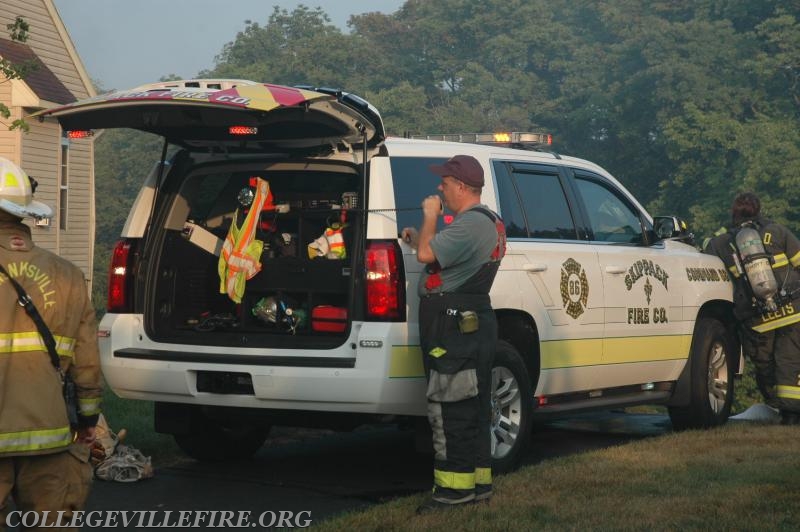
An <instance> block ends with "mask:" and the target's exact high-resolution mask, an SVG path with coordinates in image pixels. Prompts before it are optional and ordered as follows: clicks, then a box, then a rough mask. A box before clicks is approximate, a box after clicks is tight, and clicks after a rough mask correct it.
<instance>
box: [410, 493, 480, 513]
mask: <svg viewBox="0 0 800 532" xmlns="http://www.w3.org/2000/svg"><path fill="white" fill-rule="evenodd" d="M474 500H475V496H474V495H470V496H467V497H464V498H463V499H458V500H453V501H445V500H441V499H434V498H433V497H429V498H428V499H427V500H426V501H425V502H423V503H422V504H420V505H419V506H417V515H423V514H428V513H431V512H436V511H440V510H450V509H452V508H461V507H463V506H464V505H465V504H470V503H472V502H473V501H474Z"/></svg>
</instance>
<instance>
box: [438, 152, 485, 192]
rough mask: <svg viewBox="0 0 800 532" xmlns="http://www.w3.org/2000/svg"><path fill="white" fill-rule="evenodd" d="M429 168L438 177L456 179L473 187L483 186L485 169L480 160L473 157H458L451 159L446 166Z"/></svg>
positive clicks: (440, 165)
mask: <svg viewBox="0 0 800 532" xmlns="http://www.w3.org/2000/svg"><path fill="white" fill-rule="evenodd" d="M428 168H430V170H431V172H433V173H434V174H436V175H438V176H441V177H445V176H451V177H455V178H456V179H458V180H459V181H461V182H462V183H464V184H465V185H469V186H471V187H476V188H480V187H482V186H483V167H482V166H481V163H479V162H478V159H476V158H475V157H473V156H471V155H456V156H454V157H451V158H449V159H448V160H447V161H446V162H445V163H444V164H432V165H430V166H429V167H428Z"/></svg>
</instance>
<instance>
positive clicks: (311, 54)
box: [98, 0, 800, 235]
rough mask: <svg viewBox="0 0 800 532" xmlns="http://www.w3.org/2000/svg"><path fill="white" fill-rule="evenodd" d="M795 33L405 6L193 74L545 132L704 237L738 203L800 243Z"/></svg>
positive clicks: (664, 9) (659, 15)
mask: <svg viewBox="0 0 800 532" xmlns="http://www.w3.org/2000/svg"><path fill="white" fill-rule="evenodd" d="M798 17H800V4H798V3H797V2H785V1H782V0H760V1H759V2H747V1H744V0H692V1H689V0H678V1H675V0H653V1H648V2H644V1H642V0H547V1H543V0H480V1H479V0H436V1H432V0H407V1H406V2H405V3H404V4H403V6H402V7H401V8H400V9H399V10H398V11H397V12H395V13H393V14H381V13H366V14H363V15H357V16H353V17H351V19H350V21H349V23H348V26H349V31H348V32H343V31H341V30H340V29H338V28H337V27H336V26H334V25H332V24H331V22H330V19H329V17H328V16H327V14H326V13H325V12H324V11H322V9H320V8H315V9H311V8H308V7H306V6H303V5H301V6H299V7H297V8H296V9H294V10H292V11H287V10H285V9H279V8H278V7H275V8H273V11H272V12H271V14H269V15H268V16H266V21H264V22H256V21H248V22H247V23H246V24H245V27H244V29H243V30H242V31H241V32H239V33H238V34H237V35H236V36H235V38H234V39H233V40H232V41H231V42H229V43H228V44H226V45H225V46H224V48H223V49H222V50H221V52H220V53H219V55H218V56H217V57H216V60H215V66H214V68H212V69H210V70H208V71H205V72H202V73H201V75H203V76H207V77H229V78H246V79H254V80H258V81H265V82H272V83H281V84H310V85H314V86H328V87H341V88H342V89H344V90H347V91H350V92H354V93H356V94H360V95H362V96H364V97H366V98H367V99H368V100H369V101H371V102H372V103H373V104H374V105H375V106H376V107H377V108H378V109H379V110H380V112H381V114H382V116H383V118H384V120H385V123H386V128H387V131H388V132H389V133H390V134H394V135H402V134H404V133H406V132H410V133H451V132H474V131H489V130H494V129H503V130H547V131H549V132H551V133H553V134H554V138H555V146H554V148H555V149H556V150H557V151H559V152H562V153H565V154H570V155H575V156H578V157H583V158H586V159H590V160H593V161H595V162H597V163H599V164H601V165H602V166H604V167H605V168H606V169H608V170H609V171H610V172H611V173H612V174H614V175H615V176H616V177H617V178H618V179H620V180H621V181H622V182H623V184H625V185H626V186H627V187H628V188H629V189H630V190H631V191H632V192H633V193H634V194H635V195H636V196H637V197H638V198H639V199H640V200H642V201H643V203H645V204H646V205H647V206H648V207H649V208H650V210H651V212H653V213H655V214H676V215H679V216H682V217H684V218H686V219H687V221H689V223H690V225H692V226H693V228H694V230H695V232H696V233H698V234H699V235H705V234H708V233H710V232H712V231H713V230H714V229H716V228H717V227H718V226H719V225H721V224H725V223H727V222H728V218H729V214H728V209H729V205H730V202H731V199H732V198H733V196H734V195H735V194H736V192H738V191H741V190H744V189H748V190H753V191H755V192H756V193H758V194H759V195H761V196H762V203H763V205H764V209H765V212H766V214H767V215H769V216H771V217H773V218H775V219H777V220H779V221H781V222H785V223H787V224H789V226H790V227H791V228H792V229H793V230H795V231H800V213H798V212H797V209H796V206H797V205H800V186H798V181H800V133H799V132H798V129H799V128H798V117H800V25H799V24H798ZM110 147H111V146H110V145H109V148H110ZM118 149H119V148H115V150H118ZM117 153H118V152H117V151H114V152H106V151H105V148H104V146H103V145H100V146H98V161H101V160H102V159H103V157H117ZM131 162H133V161H131ZM150 163H151V161H147V162H146V164H145V163H144V162H143V161H141V160H139V161H137V162H136V164H138V168H137V169H136V172H138V174H139V175H143V174H144V173H145V171H146V170H147V168H149V165H150ZM120 165H121V163H120ZM101 168H103V166H102V165H101ZM103 171H105V170H103ZM109 171H122V170H121V166H120V168H119V169H118V170H113V169H112V168H109ZM104 178H105V176H104V175H101V172H100V171H98V181H101V180H102V179H104Z"/></svg>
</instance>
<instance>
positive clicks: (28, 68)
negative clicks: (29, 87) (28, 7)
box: [0, 17, 39, 131]
mask: <svg viewBox="0 0 800 532" xmlns="http://www.w3.org/2000/svg"><path fill="white" fill-rule="evenodd" d="M6 29H7V30H8V32H9V36H10V37H11V40H12V41H14V42H19V43H24V42H25V41H27V40H28V32H29V30H30V25H29V24H28V23H27V22H26V21H25V19H23V18H22V17H17V18H16V19H15V20H14V22H13V23H10V24H6ZM38 66H39V65H38V63H37V62H36V61H33V60H31V61H22V62H17V63H13V62H11V61H10V60H8V59H5V58H0V74H2V75H3V77H4V78H5V79H4V80H3V81H2V83H8V82H10V81H11V80H14V79H25V77H26V76H27V75H28V74H30V73H31V72H32V71H34V70H36V69H37V68H38ZM0 116H2V117H3V118H4V119H6V120H8V119H9V118H11V110H10V109H9V108H8V106H6V104H4V103H3V102H0ZM17 128H19V129H21V130H23V131H28V130H29V126H28V123H27V122H26V121H25V120H24V119H22V118H18V119H16V120H13V121H12V122H11V124H8V129H17Z"/></svg>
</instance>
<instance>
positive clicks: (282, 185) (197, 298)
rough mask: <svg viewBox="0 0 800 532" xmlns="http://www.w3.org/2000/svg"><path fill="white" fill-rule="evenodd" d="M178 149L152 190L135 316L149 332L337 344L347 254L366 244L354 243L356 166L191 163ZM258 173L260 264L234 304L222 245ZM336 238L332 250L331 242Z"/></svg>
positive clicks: (349, 303)
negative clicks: (156, 206) (140, 307)
mask: <svg viewBox="0 0 800 532" xmlns="http://www.w3.org/2000/svg"><path fill="white" fill-rule="evenodd" d="M182 155H184V156H183V157H181V156H179V157H178V158H177V162H176V163H175V164H173V166H172V168H171V170H170V172H169V174H168V176H167V179H166V181H165V183H164V185H163V186H162V188H161V193H160V194H161V195H162V198H163V197H165V196H166V198H167V199H166V201H164V202H163V203H162V206H161V209H160V210H159V211H158V213H157V215H156V216H157V218H156V220H155V223H154V224H153V227H158V228H159V230H158V231H154V230H152V229H151V234H150V238H151V239H152V242H150V247H149V249H148V250H147V255H149V256H151V257H153V259H152V262H150V263H149V265H148V266H147V268H146V272H147V279H146V280H144V281H145V283H146V285H147V289H146V290H145V293H146V296H145V297H144V316H145V319H146V323H147V327H148V329H149V331H150V336H151V337H152V338H153V340H155V341H158V342H175V343H185V344H199V345H218V346H248V347H290V348H295V349H298V348H316V349H319V348H325V347H332V346H335V345H339V344H341V343H342V341H343V338H344V337H345V336H346V333H347V329H348V321H349V319H351V318H352V317H353V315H354V312H357V311H358V309H356V308H355V301H354V294H355V287H354V276H353V275H352V271H353V262H352V261H353V259H354V258H356V257H357V256H358V255H359V254H361V253H363V250H358V249H356V248H355V245H356V242H358V241H359V240H360V239H359V238H358V235H360V234H361V232H362V229H361V225H362V223H361V217H360V216H359V211H360V210H359V209H358V208H357V207H358V202H359V198H360V197H361V196H362V191H361V184H360V183H361V181H362V179H361V176H360V174H359V173H358V171H357V167H355V166H354V165H349V164H341V163H339V164H337V163H329V164H322V163H313V164H311V163H286V162H284V163H280V162H277V163H276V162H269V161H267V162H265V161H257V160H255V161H254V160H245V161H241V162H230V161H222V162H206V163H203V164H194V163H193V162H192V159H191V157H190V156H189V155H188V154H185V153H184V154H182ZM258 180H262V181H263V182H265V183H266V184H267V186H268V190H269V197H270V201H268V202H266V203H265V204H264V205H263V206H262V208H261V210H260V212H259V213H256V214H255V215H254V218H253V220H254V221H255V234H254V239H255V240H258V241H260V242H263V251H262V252H261V255H260V268H261V271H260V272H259V273H257V274H256V275H255V276H254V277H252V278H251V279H249V280H248V281H247V282H246V290H243V294H242V295H241V301H240V302H235V301H233V300H232V298H231V297H229V295H228V294H226V293H220V290H221V279H220V275H221V274H220V268H219V267H220V252H221V248H222V244H223V242H224V240H225V238H226V236H227V235H228V233H229V231H230V229H231V225H232V224H233V223H234V219H235V220H236V223H237V226H239V227H241V225H243V223H244V221H245V217H246V216H247V215H248V213H249V206H248V205H247V202H248V201H252V195H253V192H252V191H253V189H254V187H255V185H256V183H257V182H258ZM326 233H327V236H326ZM334 237H335V239H336V241H337V244H336V249H330V248H331V246H330V244H329V242H330V241H332V240H334ZM222 262H223V264H224V259H223V261H222ZM222 277H223V279H224V272H223V274H222ZM222 289H223V292H224V284H223V285H222Z"/></svg>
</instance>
